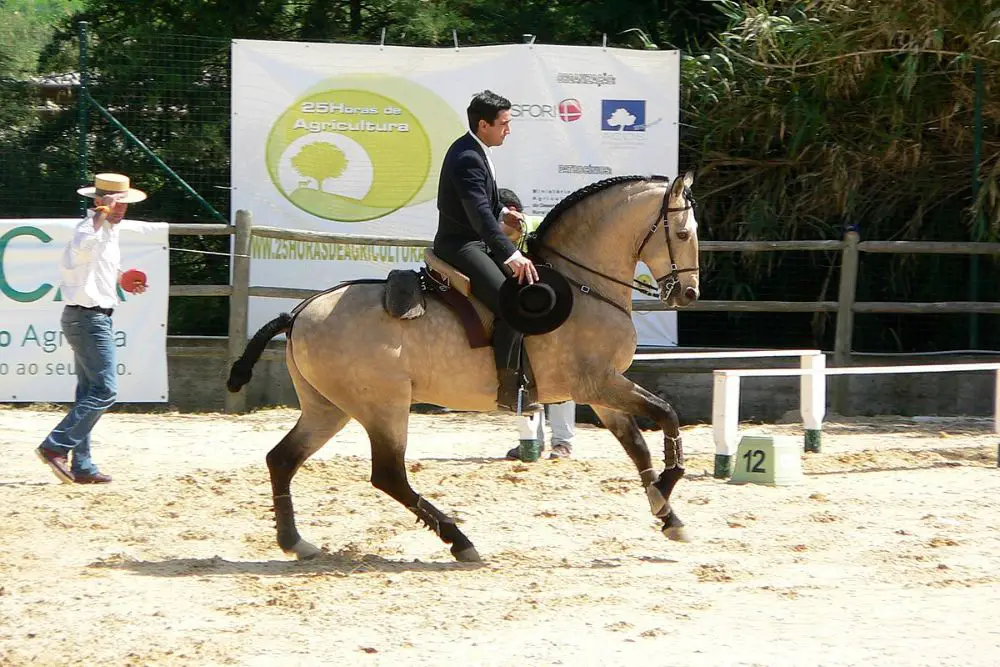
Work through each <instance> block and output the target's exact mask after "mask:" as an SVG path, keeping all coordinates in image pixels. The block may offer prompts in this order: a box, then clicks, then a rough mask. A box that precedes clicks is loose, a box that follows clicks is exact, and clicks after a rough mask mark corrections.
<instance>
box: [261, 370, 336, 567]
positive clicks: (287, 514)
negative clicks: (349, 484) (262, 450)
mask: <svg viewBox="0 0 1000 667" xmlns="http://www.w3.org/2000/svg"><path fill="white" fill-rule="evenodd" d="M299 398H300V401H302V414H301V415H300V416H299V420H298V422H296V423H295V426H294V427H293V428H292V430H291V431H289V432H288V435H286V436H285V437H284V438H282V439H281V442H279V443H278V444H277V446H275V448H274V449H272V450H271V451H270V452H268V454H267V469H268V472H270V474H271V492H272V494H273V496H274V520H275V525H276V526H277V529H278V546H280V547H281V548H282V550H283V551H284V552H285V553H287V554H295V556H297V557H298V558H299V559H300V560H305V559H308V558H313V557H314V556H316V555H317V554H318V553H319V552H320V550H319V549H318V548H316V547H315V546H313V545H312V544H310V543H309V542H306V541H305V540H303V539H302V538H301V537H300V536H299V531H298V530H297V529H296V528H295V510H294V508H293V507H292V491H291V486H292V478H293V477H294V476H295V473H296V472H297V471H298V469H299V467H300V466H301V465H302V464H303V463H304V462H305V461H306V459H308V458H309V457H310V456H312V455H313V454H315V453H316V452H317V451H319V449H320V448H321V447H323V445H325V444H326V443H327V442H328V441H329V440H330V438H332V437H333V436H334V435H336V433H337V431H339V430H340V429H342V428H344V426H345V425H346V424H347V422H349V421H350V417H348V416H347V415H346V414H345V413H344V411H343V410H341V409H340V408H338V407H337V406H335V405H333V404H332V403H330V402H328V401H326V399H323V398H322V397H320V396H319V395H318V394H317V395H315V396H308V397H304V396H303V392H302V391H301V388H300V392H299Z"/></svg>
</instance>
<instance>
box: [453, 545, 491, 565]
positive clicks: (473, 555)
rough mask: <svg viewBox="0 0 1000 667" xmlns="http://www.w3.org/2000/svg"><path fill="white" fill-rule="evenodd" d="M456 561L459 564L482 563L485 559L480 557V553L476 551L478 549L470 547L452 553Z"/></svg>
mask: <svg viewBox="0 0 1000 667" xmlns="http://www.w3.org/2000/svg"><path fill="white" fill-rule="evenodd" d="M451 553H452V555H453V556H455V560H457V561H458V562H459V563H482V562H483V559H482V558H480V557H479V552H478V551H476V547H468V548H466V549H462V550H461V551H452V552H451Z"/></svg>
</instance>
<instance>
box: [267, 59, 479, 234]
mask: <svg viewBox="0 0 1000 667" xmlns="http://www.w3.org/2000/svg"><path fill="white" fill-rule="evenodd" d="M401 100H406V102H405V103H403V102H401ZM461 127H462V124H461V122H460V120H459V118H458V115H457V114H455V112H454V111H453V110H452V109H451V108H450V107H449V106H448V105H447V104H446V103H445V102H444V101H443V100H441V99H440V98H439V97H437V96H436V95H434V94H433V93H431V92H430V91H429V90H427V89H426V88H423V87H422V86H419V85H417V84H414V83H413V82H411V81H407V80H405V79H399V78H396V77H345V78H343V79H338V80H332V81H325V82H323V84H320V85H318V86H316V87H314V88H313V89H312V90H310V91H308V92H307V93H306V95H305V96H303V97H301V98H300V99H298V100H296V102H295V103H294V104H292V105H291V106H290V107H289V108H288V109H287V110H286V111H285V112H284V113H283V114H282V115H281V116H280V117H279V118H278V120H277V121H276V122H275V124H274V125H273V126H272V128H271V133H270V135H269V136H268V140H267V152H266V160H267V169H268V172H269V173H270V175H271V180H272V181H273V182H274V185H275V187H277V188H278V190H279V191H280V192H281V193H282V195H284V196H285V198H286V199H288V201H290V202H292V203H293V204H294V205H295V206H297V207H298V208H300V209H302V210H303V211H305V212H307V213H310V214H312V215H315V216H318V217H320V218H324V219H327V220H335V221H338V222H362V221H366V220H374V219H377V218H381V217H383V216H385V215H388V214H390V213H392V212H393V211H397V210H399V209H401V208H403V207H405V206H409V205H413V204H418V203H422V202H424V201H427V200H428V199H430V198H431V197H433V196H434V194H435V193H436V190H437V174H436V172H435V173H434V178H433V179H431V178H429V177H430V176H431V174H432V169H431V168H432V166H433V165H438V164H440V163H441V161H442V160H443V159H444V153H445V151H446V150H447V148H448V145H449V144H450V143H451V141H453V140H454V138H455V137H456V136H457V135H458V134H459V133H460V132H461Z"/></svg>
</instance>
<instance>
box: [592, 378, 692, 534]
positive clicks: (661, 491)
mask: <svg viewBox="0 0 1000 667" xmlns="http://www.w3.org/2000/svg"><path fill="white" fill-rule="evenodd" d="M588 402H589V403H590V404H591V406H592V407H593V408H594V411H595V412H597V415H598V417H600V418H601V421H602V422H604V425H605V426H606V427H607V428H608V430H609V431H611V432H612V433H613V434H614V436H615V437H616V438H617V439H618V442H620V443H621V444H622V447H624V448H625V452H626V453H627V454H628V455H629V458H631V459H632V462H633V463H634V464H635V467H636V469H637V470H638V471H639V477H640V479H641V480H642V485H643V487H645V489H646V497H647V499H648V500H649V507H650V510H651V511H652V512H653V516H655V517H657V518H659V519H660V520H661V521H663V527H662V528H661V530H662V531H663V534H664V535H665V536H667V537H668V538H670V539H672V540H682V541H686V540H687V539H688V538H687V534H686V532H685V530H684V523H683V522H682V521H681V520H680V517H678V516H677V513H676V512H674V511H673V509H672V508H671V506H670V495H671V493H672V492H673V490H674V486H676V484H677V482H678V481H679V480H680V479H681V478H682V477H683V476H684V449H683V446H682V444H681V437H680V424H679V422H678V420H677V413H675V412H674V409H673V408H672V407H670V404H669V403H667V402H666V401H664V400H663V399H662V398H660V397H659V396H657V395H656V394H653V393H652V392H649V391H647V390H645V389H643V388H642V387H640V386H639V385H637V384H635V383H634V382H632V381H631V380H629V379H627V378H625V377H624V376H622V375H615V376H613V377H612V378H611V379H610V380H609V382H607V383H606V384H605V385H604V386H602V387H600V388H599V391H598V393H597V395H596V396H595V397H594V398H593V399H591V400H589V401H588ZM631 415H641V416H644V417H648V418H649V419H652V420H653V421H655V422H656V423H657V424H658V425H659V426H660V428H661V429H662V430H663V463H664V469H663V472H661V473H659V474H657V473H656V471H655V470H654V469H653V464H652V460H651V456H650V453H649V447H648V446H647V445H646V440H645V439H644V438H643V437H642V433H641V432H640V431H639V427H638V425H637V424H636V422H635V419H634V418H633V417H632V416H631Z"/></svg>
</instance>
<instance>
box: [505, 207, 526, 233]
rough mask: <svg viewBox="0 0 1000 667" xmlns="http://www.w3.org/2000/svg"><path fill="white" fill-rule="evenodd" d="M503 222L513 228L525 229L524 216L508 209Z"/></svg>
mask: <svg viewBox="0 0 1000 667" xmlns="http://www.w3.org/2000/svg"><path fill="white" fill-rule="evenodd" d="M503 221H504V224H507V225H510V226H511V227H516V228H517V229H524V215H523V214H522V213H521V212H520V211H515V210H513V209H507V212H506V213H505V214H504V216H503Z"/></svg>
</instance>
